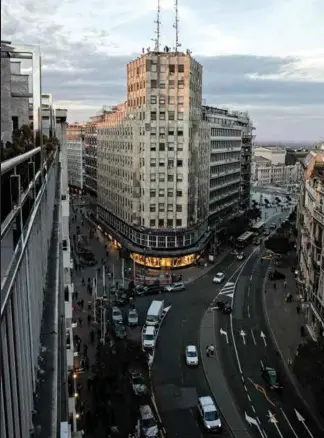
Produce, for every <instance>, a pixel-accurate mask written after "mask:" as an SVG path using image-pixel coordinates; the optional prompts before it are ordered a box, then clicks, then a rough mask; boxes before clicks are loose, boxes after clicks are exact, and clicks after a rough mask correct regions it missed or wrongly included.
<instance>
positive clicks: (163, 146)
mask: <svg viewBox="0 0 324 438" xmlns="http://www.w3.org/2000/svg"><path fill="white" fill-rule="evenodd" d="M159 151H161V152H163V151H165V143H160V144H159Z"/></svg>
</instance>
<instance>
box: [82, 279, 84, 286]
mask: <svg viewBox="0 0 324 438" xmlns="http://www.w3.org/2000/svg"><path fill="white" fill-rule="evenodd" d="M82 286H84V278H83V277H82Z"/></svg>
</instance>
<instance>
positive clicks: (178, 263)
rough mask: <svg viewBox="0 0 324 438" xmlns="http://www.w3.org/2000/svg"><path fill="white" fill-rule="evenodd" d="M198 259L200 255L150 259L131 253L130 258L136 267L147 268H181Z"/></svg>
mask: <svg viewBox="0 0 324 438" xmlns="http://www.w3.org/2000/svg"><path fill="white" fill-rule="evenodd" d="M199 257H200V253H196V254H189V255H185V256H181V257H152V256H145V255H142V254H137V253H132V254H131V258H132V259H133V260H134V262H135V263H137V264H138V265H142V266H146V267H148V268H153V269H159V268H183V267H185V266H189V265H192V264H193V263H195V262H196V261H197V260H198V259H199Z"/></svg>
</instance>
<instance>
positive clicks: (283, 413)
mask: <svg viewBox="0 0 324 438" xmlns="http://www.w3.org/2000/svg"><path fill="white" fill-rule="evenodd" d="M280 410H281V412H282V415H283V416H284V417H285V420H286V421H287V423H288V425H289V427H290V429H291V430H292V433H293V434H294V435H295V437H296V438H299V437H298V435H297V433H296V432H295V430H294V428H293V427H292V425H291V423H290V421H289V420H288V417H287V415H286V414H285V412H284V410H283V409H282V408H280Z"/></svg>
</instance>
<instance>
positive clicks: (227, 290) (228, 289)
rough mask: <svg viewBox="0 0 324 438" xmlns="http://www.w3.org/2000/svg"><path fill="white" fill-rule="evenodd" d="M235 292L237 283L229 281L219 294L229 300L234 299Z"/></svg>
mask: <svg viewBox="0 0 324 438" xmlns="http://www.w3.org/2000/svg"><path fill="white" fill-rule="evenodd" d="M234 292H235V283H233V282H232V281H228V282H227V283H226V284H225V286H224V287H223V288H222V289H221V291H220V292H219V295H225V296H227V297H229V298H233V296H234Z"/></svg>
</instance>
